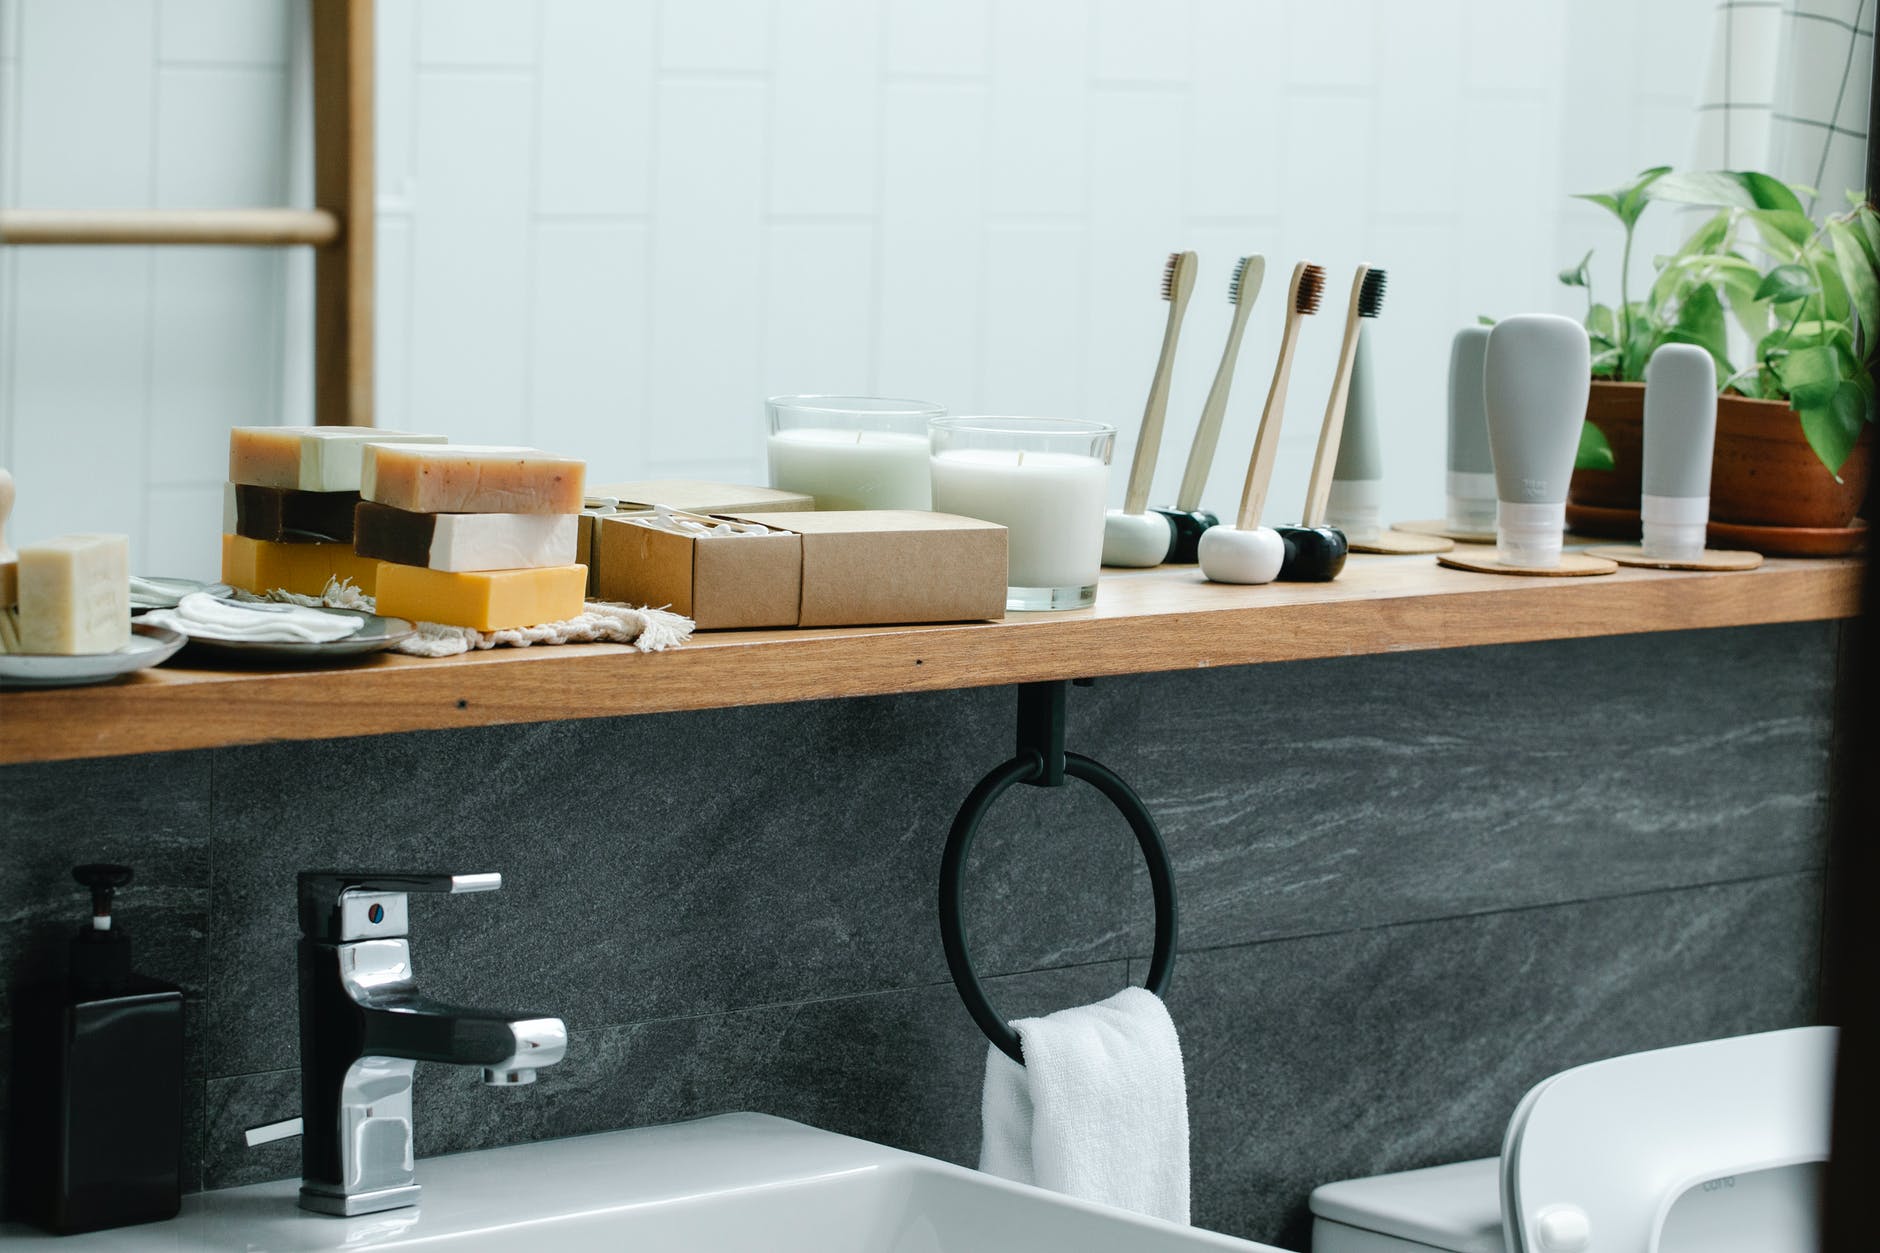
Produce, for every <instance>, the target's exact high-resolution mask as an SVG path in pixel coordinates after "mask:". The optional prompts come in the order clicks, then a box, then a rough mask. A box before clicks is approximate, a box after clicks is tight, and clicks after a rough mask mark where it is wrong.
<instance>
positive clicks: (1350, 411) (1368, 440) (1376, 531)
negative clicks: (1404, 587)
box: [1325, 324, 1384, 544]
mask: <svg viewBox="0 0 1880 1253" xmlns="http://www.w3.org/2000/svg"><path fill="white" fill-rule="evenodd" d="M1367 329H1368V328H1366V327H1365V326H1364V325H1362V324H1360V325H1359V327H1358V347H1357V355H1356V356H1355V357H1354V358H1353V359H1352V363H1351V392H1350V394H1349V396H1348V397H1347V399H1346V403H1345V429H1344V435H1343V437H1342V438H1341V439H1340V440H1339V442H1338V463H1337V466H1336V468H1335V469H1334V470H1333V471H1332V494H1331V499H1330V501H1329V502H1328V504H1327V506H1326V509H1325V523H1326V525H1327V526H1332V527H1336V528H1337V529H1338V530H1340V531H1343V532H1344V533H1345V538H1346V539H1348V540H1350V541H1351V542H1352V543H1354V544H1375V543H1376V542H1377V541H1378V538H1379V537H1380V536H1382V535H1383V534H1384V522H1383V517H1384V511H1383V509H1382V507H1381V506H1382V501H1383V497H1384V449H1383V443H1384V441H1383V438H1382V436H1381V434H1380V433H1379V431H1378V429H1377V383H1376V381H1375V379H1374V377H1373V375H1374V370H1373V367H1372V365H1371V340H1370V337H1369V336H1368V335H1366V334H1365V333H1364V332H1365V331H1366V330H1367Z"/></svg>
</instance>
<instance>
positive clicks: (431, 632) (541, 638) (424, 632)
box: [236, 579, 692, 657]
mask: <svg viewBox="0 0 1880 1253" xmlns="http://www.w3.org/2000/svg"><path fill="white" fill-rule="evenodd" d="M236 597H237V598H238V599H242V600H274V601H284V602H286V603H288V604H293V605H308V606H313V607H316V608H317V607H321V606H324V607H326V608H329V609H361V610H364V611H365V612H367V613H376V612H377V606H376V602H375V601H374V600H373V598H372V597H370V596H368V595H366V594H365V593H364V592H362V591H360V590H359V588H358V587H356V586H354V584H353V583H352V581H351V580H350V579H348V580H345V581H341V580H339V579H332V580H329V581H328V582H327V585H326V588H325V590H324V591H323V592H321V594H320V595H318V596H303V595H300V594H299V593H296V592H288V591H282V590H281V589H279V588H276V589H275V590H274V591H271V592H269V593H268V594H267V595H266V596H255V595H254V594H253V593H250V592H237V593H236ZM414 625H416V627H417V629H418V630H417V634H415V635H413V636H411V637H410V638H409V639H406V640H402V641H400V642H399V643H397V644H395V645H393V646H392V651H393V652H399V653H405V654H408V655H409V656H412V657H454V656H456V655H457V654H458V653H467V652H469V651H470V650H472V649H478V648H528V647H529V646H531V645H533V644H631V645H633V647H635V648H636V649H638V650H639V651H641V652H643V653H657V652H663V651H664V650H666V649H668V648H677V647H679V646H680V645H681V644H683V643H685V642H686V640H688V639H690V638H691V636H692V619H690V618H687V617H684V616H683V615H681V614H676V613H673V612H671V611H670V610H666V609H635V608H634V607H633V606H631V605H617V604H614V603H613V602H611V601H604V600H590V601H588V602H587V605H586V608H585V609H584V610H583V611H582V612H581V613H580V614H579V615H577V616H575V617H573V618H569V619H568V620H567V621H565V622H545V623H543V624H542V625H540V626H532V627H512V628H509V629H506V630H502V631H473V630H471V629H470V628H469V627H457V626H445V625H444V624H442V623H439V622H419V623H416V624H414Z"/></svg>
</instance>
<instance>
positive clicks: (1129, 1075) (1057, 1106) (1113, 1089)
mask: <svg viewBox="0 0 1880 1253" xmlns="http://www.w3.org/2000/svg"><path fill="white" fill-rule="evenodd" d="M1012 1025H1013V1027H1015V1028H1016V1029H1017V1031H1018V1034H1019V1038H1020V1040H1021V1042H1022V1043H1023V1046H1024V1053H1025V1064H1024V1065H1023V1066H1020V1065H1019V1064H1018V1063H1017V1062H1014V1061H1013V1060H1012V1059H1011V1058H1009V1057H1007V1056H1006V1055H1005V1054H1004V1053H1001V1052H1000V1051H999V1050H998V1049H997V1048H995V1047H991V1046H988V1048H987V1050H986V1086H985V1091H984V1094H983V1096H982V1099H981V1106H980V1116H981V1120H982V1131H981V1139H980V1143H979V1169H981V1170H983V1171H985V1172H987V1173H988V1174H993V1175H999V1176H1001V1177H1002V1178H1006V1179H1013V1180H1017V1181H1018V1182H1019V1183H1030V1184H1036V1185H1037V1186H1038V1187H1041V1188H1049V1189H1051V1190H1052V1191H1054V1192H1062V1193H1065V1194H1066V1195H1068V1196H1075V1197H1081V1198H1083V1199H1084V1200H1087V1201H1098V1202H1101V1203H1103V1204H1105V1205H1114V1206H1117V1207H1119V1208H1121V1209H1127V1210H1134V1211H1135V1212H1137V1213H1139V1214H1149V1215H1151V1216H1153V1217H1156V1218H1166V1219H1168V1220H1169V1221H1170V1222H1176V1223H1183V1224H1186V1223H1187V1222H1188V1091H1187V1087H1186V1085H1185V1082H1184V1080H1183V1077H1182V1047H1181V1041H1180V1040H1179V1039H1178V1038H1177V1037H1176V1035H1175V1024H1174V1022H1172V1021H1171V1020H1170V1019H1169V1016H1168V1010H1167V1009H1165V1008H1164V1007H1163V1005H1162V1001H1161V999H1160V998H1159V997H1157V996H1156V995H1154V994H1153V993H1151V992H1146V991H1144V990H1143V989H1141V988H1125V989H1124V990H1123V991H1121V992H1118V993H1117V994H1116V995H1115V996H1112V997H1111V998H1110V999H1109V1000H1107V1001H1103V1002H1101V1003H1099V1004H1096V1005H1085V1006H1082V1007H1080V1008H1077V1009H1065V1010H1059V1011H1058V1012H1057V1013H1055V1014H1050V1015H1047V1016H1046V1017H1043V1018H1021V1019H1019V1020H1018V1021H1017V1022H1015V1023H1013V1024H1012Z"/></svg>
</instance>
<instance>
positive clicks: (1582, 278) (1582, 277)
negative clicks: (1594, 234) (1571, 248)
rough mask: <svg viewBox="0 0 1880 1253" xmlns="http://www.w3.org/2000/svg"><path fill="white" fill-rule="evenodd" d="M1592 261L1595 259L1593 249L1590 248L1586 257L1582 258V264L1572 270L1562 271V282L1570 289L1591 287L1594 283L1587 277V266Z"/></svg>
mask: <svg viewBox="0 0 1880 1253" xmlns="http://www.w3.org/2000/svg"><path fill="white" fill-rule="evenodd" d="M1592 259H1593V250H1592V249H1591V248H1588V249H1587V250H1586V255H1585V256H1584V257H1581V258H1580V263H1579V264H1578V265H1576V266H1574V267H1573V268H1572V269H1570V270H1562V271H1560V281H1561V282H1562V283H1564V284H1566V285H1567V286H1568V287H1591V286H1592V283H1591V281H1590V279H1589V277H1588V275H1587V272H1586V266H1587V263H1588V262H1590V261H1591V260H1592Z"/></svg>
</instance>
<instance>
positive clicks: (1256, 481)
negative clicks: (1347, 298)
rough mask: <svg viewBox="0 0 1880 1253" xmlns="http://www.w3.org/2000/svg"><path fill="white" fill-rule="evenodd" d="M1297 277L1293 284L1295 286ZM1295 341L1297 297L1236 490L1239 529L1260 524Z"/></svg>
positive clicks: (1288, 313) (1289, 310)
mask: <svg viewBox="0 0 1880 1253" xmlns="http://www.w3.org/2000/svg"><path fill="white" fill-rule="evenodd" d="M1297 286H1298V283H1297V280H1296V279H1295V280H1294V287H1295V289H1296V288H1297ZM1298 342H1299V310H1298V305H1297V298H1296V297H1295V298H1294V302H1293V304H1291V305H1289V306H1288V307H1287V309H1286V331H1285V333H1284V334H1283V335H1282V336H1281V337H1280V341H1279V360H1278V361H1277V362H1275V363H1274V365H1273V385H1272V386H1271V387H1269V388H1267V391H1266V408H1265V409H1262V410H1261V411H1260V430H1259V433H1258V434H1256V435H1255V436H1254V437H1253V457H1252V458H1251V459H1250V460H1249V461H1248V462H1247V485H1246V487H1245V488H1243V489H1242V490H1241V493H1240V516H1239V518H1238V519H1237V520H1236V522H1235V523H1234V525H1235V526H1236V527H1238V528H1239V529H1240V530H1243V531H1251V530H1252V529H1253V528H1254V527H1256V526H1259V525H1260V511H1261V510H1263V509H1265V508H1266V489H1267V486H1268V485H1269V484H1271V483H1272V481H1273V462H1274V461H1275V460H1276V459H1277V458H1278V457H1279V428H1280V424H1281V423H1283V422H1284V421H1285V420H1286V386H1287V384H1288V383H1290V382H1291V381H1292V363H1293V347H1294V345H1296V344H1297V343H1298Z"/></svg>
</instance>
